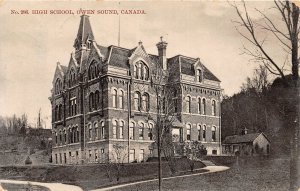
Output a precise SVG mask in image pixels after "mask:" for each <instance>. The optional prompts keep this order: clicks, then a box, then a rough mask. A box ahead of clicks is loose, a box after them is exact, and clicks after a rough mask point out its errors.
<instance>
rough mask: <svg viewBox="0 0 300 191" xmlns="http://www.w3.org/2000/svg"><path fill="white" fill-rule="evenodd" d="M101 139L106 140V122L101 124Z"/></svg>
mask: <svg viewBox="0 0 300 191" xmlns="http://www.w3.org/2000/svg"><path fill="white" fill-rule="evenodd" d="M101 138H102V139H105V125H104V121H102V122H101Z"/></svg>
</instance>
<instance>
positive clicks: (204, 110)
mask: <svg viewBox="0 0 300 191" xmlns="http://www.w3.org/2000/svg"><path fill="white" fill-rule="evenodd" d="M202 114H203V115H206V100H205V98H203V99H202Z"/></svg>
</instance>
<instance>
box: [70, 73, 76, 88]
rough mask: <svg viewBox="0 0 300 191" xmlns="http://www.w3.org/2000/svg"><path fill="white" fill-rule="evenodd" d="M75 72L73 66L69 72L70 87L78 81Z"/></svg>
mask: <svg viewBox="0 0 300 191" xmlns="http://www.w3.org/2000/svg"><path fill="white" fill-rule="evenodd" d="M75 78H76V77H75V72H74V69H73V68H72V69H71V71H70V73H69V87H72V86H73V85H75V83H76V79H75Z"/></svg>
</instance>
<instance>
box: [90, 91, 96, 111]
mask: <svg viewBox="0 0 300 191" xmlns="http://www.w3.org/2000/svg"><path fill="white" fill-rule="evenodd" d="M89 108H90V111H93V110H94V109H95V108H94V93H93V92H92V93H90V95H89Z"/></svg>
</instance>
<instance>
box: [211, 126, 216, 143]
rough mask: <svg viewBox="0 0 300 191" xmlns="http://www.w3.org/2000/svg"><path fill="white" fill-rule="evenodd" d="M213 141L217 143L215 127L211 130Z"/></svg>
mask: <svg viewBox="0 0 300 191" xmlns="http://www.w3.org/2000/svg"><path fill="white" fill-rule="evenodd" d="M211 140H212V141H216V127H215V126H213V127H212V128H211Z"/></svg>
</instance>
